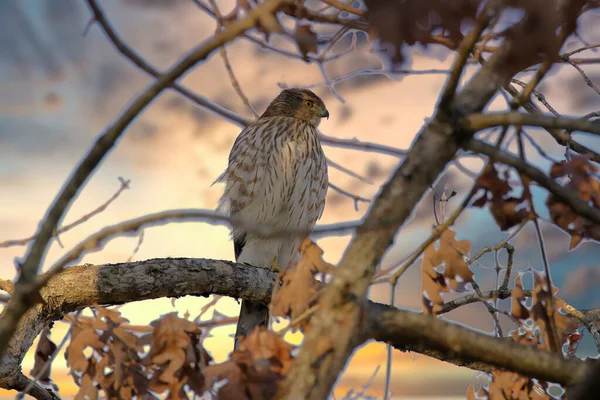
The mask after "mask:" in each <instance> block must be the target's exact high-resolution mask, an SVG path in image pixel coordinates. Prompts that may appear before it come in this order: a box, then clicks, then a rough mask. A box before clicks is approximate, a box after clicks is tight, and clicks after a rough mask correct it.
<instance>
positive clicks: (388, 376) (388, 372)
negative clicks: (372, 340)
mask: <svg viewBox="0 0 600 400" xmlns="http://www.w3.org/2000/svg"><path fill="white" fill-rule="evenodd" d="M390 288H391V289H390V290H391V291H392V293H391V294H390V306H392V307H396V285H395V284H393V283H390ZM386 347H387V361H386V363H385V386H384V388H383V400H388V399H389V396H390V385H391V383H392V354H393V351H394V348H393V347H392V345H391V344H389V343H388V344H387V345H386Z"/></svg>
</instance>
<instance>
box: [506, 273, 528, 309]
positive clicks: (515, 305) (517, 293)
mask: <svg viewBox="0 0 600 400" xmlns="http://www.w3.org/2000/svg"><path fill="white" fill-rule="evenodd" d="M510 297H511V299H512V307H511V314H512V316H513V317H515V318H518V319H523V320H524V319H527V318H529V310H528V309H527V307H526V306H525V304H524V302H525V294H524V293H523V283H522V282H521V274H519V275H518V276H517V278H516V279H515V287H514V288H513V290H512V293H511V296H510Z"/></svg>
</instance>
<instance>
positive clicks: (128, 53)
mask: <svg viewBox="0 0 600 400" xmlns="http://www.w3.org/2000/svg"><path fill="white" fill-rule="evenodd" d="M86 2H87V4H88V6H89V8H90V10H91V11H92V14H93V21H96V22H97V23H98V25H99V26H100V28H102V30H103V31H104V33H105V34H106V36H107V37H108V39H109V40H110V41H111V43H112V44H113V45H114V46H115V48H116V49H117V50H118V51H119V53H121V54H122V55H123V56H124V57H125V58H127V59H128V60H130V61H131V62H132V63H133V64H135V65H136V66H137V67H138V68H139V69H141V70H142V71H144V72H146V73H147V74H148V75H151V76H153V77H155V78H158V77H159V76H160V75H161V73H160V72H159V71H158V70H157V69H156V68H154V67H153V66H152V65H150V64H149V63H148V62H147V61H146V60H144V59H143V58H142V57H141V56H140V55H139V54H137V53H136V52H135V51H134V50H133V49H132V48H131V47H129V46H127V44H125V42H124V41H123V40H122V39H121V38H120V37H119V35H117V33H116V31H115V30H114V28H113V27H112V26H111V25H110V23H109V22H108V19H107V18H106V16H105V15H104V12H103V11H102V9H101V8H100V6H99V5H98V2H97V1H96V0H86ZM170 87H172V88H173V89H174V90H176V91H177V92H178V93H180V94H181V95H182V96H184V97H186V98H188V99H189V100H190V101H191V102H193V103H195V104H197V105H198V106H200V107H202V108H203V109H205V110H207V111H210V112H212V113H213V114H215V115H217V116H219V117H222V118H225V119H226V120H228V121H229V122H232V123H234V124H236V125H238V126H242V127H243V126H246V125H248V124H249V123H250V122H252V120H251V119H250V118H246V117H244V116H242V115H239V114H237V113H235V112H233V111H231V110H229V109H227V108H225V107H223V106H220V105H218V104H216V103H214V102H212V101H210V100H209V99H207V98H206V97H203V96H200V95H198V94H196V93H194V92H192V91H190V90H188V89H186V88H185V87H184V86H181V85H179V84H178V83H172V84H170Z"/></svg>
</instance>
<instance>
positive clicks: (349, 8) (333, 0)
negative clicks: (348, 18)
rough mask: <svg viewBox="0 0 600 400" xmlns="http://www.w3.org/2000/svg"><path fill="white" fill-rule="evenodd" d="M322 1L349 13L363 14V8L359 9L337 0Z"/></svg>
mask: <svg viewBox="0 0 600 400" xmlns="http://www.w3.org/2000/svg"><path fill="white" fill-rule="evenodd" d="M323 3H325V4H329V5H330V6H332V7H335V8H337V9H338V10H342V11H347V12H349V13H350V14H354V15H358V16H363V15H365V10H360V9H358V8H354V7H352V6H351V5H349V4H346V3H342V2H341V1H339V0H323Z"/></svg>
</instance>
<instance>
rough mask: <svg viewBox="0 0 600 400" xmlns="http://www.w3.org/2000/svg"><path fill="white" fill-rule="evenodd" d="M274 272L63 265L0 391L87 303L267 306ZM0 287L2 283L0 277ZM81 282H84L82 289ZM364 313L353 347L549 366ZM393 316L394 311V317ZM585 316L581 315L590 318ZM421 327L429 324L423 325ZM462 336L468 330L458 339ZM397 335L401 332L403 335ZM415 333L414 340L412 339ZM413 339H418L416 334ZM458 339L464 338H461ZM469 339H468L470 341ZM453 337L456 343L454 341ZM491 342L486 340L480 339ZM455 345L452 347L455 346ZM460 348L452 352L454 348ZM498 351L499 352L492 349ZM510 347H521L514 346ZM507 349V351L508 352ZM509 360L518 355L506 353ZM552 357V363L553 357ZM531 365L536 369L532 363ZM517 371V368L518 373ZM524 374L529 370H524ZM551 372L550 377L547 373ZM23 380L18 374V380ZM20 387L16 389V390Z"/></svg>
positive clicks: (463, 362) (25, 325)
mask: <svg viewBox="0 0 600 400" xmlns="http://www.w3.org/2000/svg"><path fill="white" fill-rule="evenodd" d="M276 277H277V275H276V274H275V273H273V272H270V271H268V270H267V269H263V268H254V267H251V266H248V265H245V264H236V263H233V262H228V261H219V260H210V259H189V258H174V259H154V260H146V261H139V262H132V263H121V264H107V265H89V264H88V265H82V266H76V267H70V268H67V269H65V270H64V271H63V273H62V274H60V275H56V276H54V277H53V278H52V279H50V280H49V282H48V284H47V285H46V286H45V287H44V288H43V289H42V290H41V295H42V297H43V298H44V300H45V301H46V305H40V304H38V305H36V306H35V307H34V308H32V309H30V310H29V311H28V312H27V314H26V315H25V317H24V318H23V320H22V321H21V322H20V324H19V327H18V329H17V334H16V335H15V336H14V337H13V338H12V339H11V343H10V346H9V349H10V351H9V353H8V354H7V357H6V358H5V360H4V362H3V363H2V364H0V387H3V388H7V389H19V388H21V386H20V385H19V384H18V383H19V382H21V383H22V382H23V380H22V378H21V376H22V374H21V372H20V364H21V362H22V361H23V357H24V356H25V354H26V352H27V351H28V349H29V348H30V347H31V345H32V344H33V341H34V339H35V338H36V337H37V335H38V334H39V333H40V332H41V331H42V329H43V328H44V327H45V326H47V325H48V323H49V322H51V321H54V320H59V319H61V318H63V317H64V316H65V315H66V314H68V313H70V312H74V311H77V310H81V309H83V308H85V307H89V306H92V305H94V304H100V305H115V304H123V303H129V302H133V301H141V300H148V299H155V298H161V297H180V296H187V295H192V296H208V295H211V294H215V295H224V296H230V297H236V298H241V299H246V300H251V301H255V302H259V303H263V304H267V303H269V301H270V299H271V293H272V289H273V285H274V283H275V280H276ZM0 282H4V281H2V280H0ZM81 282H86V284H85V285H82V284H81ZM364 307H366V308H367V310H366V311H365V312H364V314H363V315H365V316H366V318H365V319H363V320H362V323H361V324H362V325H361V326H359V327H358V328H359V331H358V332H359V334H357V335H356V340H357V342H358V343H362V342H363V341H365V340H369V339H375V340H383V341H390V343H391V344H392V345H394V346H395V347H396V348H397V349H399V350H403V351H414V352H418V353H421V354H425V355H427V356H430V357H434V358H438V359H440V360H443V361H447V362H450V363H453V364H456V365H460V366H465V367H468V368H473V369H478V370H482V371H490V370H491V368H492V367H494V368H507V369H510V368H530V366H531V365H534V364H535V365H538V366H539V367H540V368H541V366H543V365H545V364H543V363H545V362H547V361H548V358H547V355H545V354H544V353H543V352H541V351H533V352H530V351H529V350H527V357H528V358H529V361H526V362H525V361H524V362H523V363H519V364H518V365H517V366H514V365H513V364H514V363H518V361H510V362H508V361H506V360H503V359H500V361H498V362H497V361H496V360H495V359H494V358H493V357H491V356H490V355H489V354H487V353H486V354H483V353H485V352H484V351H482V352H481V354H472V353H471V352H470V350H468V349H466V348H468V347H469V346H470V341H471V340H479V341H480V342H478V343H486V344H489V345H490V346H492V347H491V348H492V349H494V351H496V350H497V351H504V350H506V349H507V348H506V347H503V346H505V345H504V344H496V342H498V341H501V339H496V338H492V337H489V336H487V335H485V334H482V333H477V332H471V331H469V330H467V329H465V328H460V327H458V328H460V329H461V330H459V332H460V333H461V334H460V335H459V338H458V339H452V340H453V341H452V342H450V341H448V342H442V343H440V342H438V341H436V340H437V339H436V337H437V335H443V336H445V333H444V332H445V331H446V330H449V332H456V329H457V327H456V326H455V325H452V324H449V323H447V322H444V321H442V320H436V321H437V322H431V319H432V318H430V317H428V316H426V315H421V314H418V313H412V312H408V311H399V310H396V309H395V308H393V307H391V306H388V305H385V304H377V303H373V302H366V303H365V306H364ZM396 313H397V314H396ZM589 313H590V312H588V314H589ZM427 324H436V325H435V332H433V331H429V330H425V331H420V329H422V327H423V326H425V325H427ZM427 326H428V325H427ZM463 331H465V332H470V333H469V335H473V336H468V338H467V336H464V335H463V333H464V332H463ZM403 332H407V335H404V334H403ZM414 332H420V336H421V337H415V336H414ZM417 336H418V335H417ZM460 338H464V340H463V341H461V340H462V339H460ZM473 338H474V339H473ZM454 340H458V342H455V341H454ZM489 340H491V342H486V341H489ZM457 343H458V344H457ZM459 344H460V345H461V346H462V348H464V349H465V350H461V351H457V350H456V348H457V346H458V345H459ZM498 346H499V347H498ZM515 349H519V351H520V350H522V349H521V347H519V346H517V347H516V348H515ZM509 350H510V351H513V350H514V349H513V347H510V349H509ZM512 354H514V357H515V359H516V360H519V359H520V358H521V357H522V356H521V353H512ZM552 360H553V359H552ZM536 363H537V364H536ZM581 365H583V363H582V362H575V361H570V362H569V363H565V364H562V367H563V369H564V371H565V372H563V375H561V376H554V375H552V378H553V379H557V382H561V383H566V382H572V381H574V380H576V379H577V377H578V376H579V375H577V374H579V373H580V371H581V368H583V367H581ZM517 371H524V370H523V369H517ZM527 371H528V370H527ZM544 374H545V373H542V372H538V371H533V372H532V374H531V376H533V377H539V378H542V377H546V375H544ZM550 374H554V372H550ZM23 377H24V376H23ZM21 390H22V389H21Z"/></svg>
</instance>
